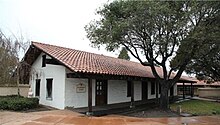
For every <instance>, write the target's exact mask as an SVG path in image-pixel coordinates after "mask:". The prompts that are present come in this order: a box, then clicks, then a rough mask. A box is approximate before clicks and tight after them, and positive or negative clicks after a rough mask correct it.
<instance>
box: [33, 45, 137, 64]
mask: <svg viewBox="0 0 220 125" xmlns="http://www.w3.org/2000/svg"><path fill="white" fill-rule="evenodd" d="M31 43H37V44H42V45H49V46H53V47H59V48H63V49H70V50H74V51H79V52H84V53H88V54H95V55H98V56H102V57H108V58H113V59H118V60H121V61H125V62H132V63H137V64H141V63H139V62H135V61H130V60H125V59H120V58H116V57H112V56H107V55H103V54H98V53H93V52H87V51H82V50H77V49H73V48H68V47H63V46H58V45H53V44H47V43H42V42H36V41H31Z"/></svg>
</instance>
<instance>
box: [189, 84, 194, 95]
mask: <svg viewBox="0 0 220 125" xmlns="http://www.w3.org/2000/svg"><path fill="white" fill-rule="evenodd" d="M193 91H194V88H193V83H191V93H190V94H191V97H193Z"/></svg>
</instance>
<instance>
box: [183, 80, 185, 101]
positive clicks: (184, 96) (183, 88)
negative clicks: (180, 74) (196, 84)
mask: <svg viewBox="0 0 220 125" xmlns="http://www.w3.org/2000/svg"><path fill="white" fill-rule="evenodd" d="M183 99H185V83H183Z"/></svg>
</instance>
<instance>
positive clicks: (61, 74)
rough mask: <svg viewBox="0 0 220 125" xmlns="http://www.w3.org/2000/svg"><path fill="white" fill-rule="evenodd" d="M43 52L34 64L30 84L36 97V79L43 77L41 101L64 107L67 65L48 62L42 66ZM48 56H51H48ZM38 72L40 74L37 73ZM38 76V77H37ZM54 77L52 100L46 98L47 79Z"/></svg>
mask: <svg viewBox="0 0 220 125" xmlns="http://www.w3.org/2000/svg"><path fill="white" fill-rule="evenodd" d="M42 55H43V53H42V54H40V56H39V57H38V58H37V59H36V61H35V62H34V63H33V65H32V73H31V75H32V76H31V80H30V85H31V88H32V91H33V94H34V95H33V96H34V97H35V86H36V85H35V84H36V83H35V82H36V79H41V82H40V96H39V102H40V104H43V105H48V106H52V107H55V108H58V109H64V101H65V98H64V97H65V96H64V88H65V75H66V74H65V67H64V66H62V65H51V64H47V65H46V67H42ZM47 58H50V57H48V56H47ZM37 74H38V75H37ZM37 76H38V77H37ZM50 78H52V79H53V83H52V100H48V99H46V79H50Z"/></svg>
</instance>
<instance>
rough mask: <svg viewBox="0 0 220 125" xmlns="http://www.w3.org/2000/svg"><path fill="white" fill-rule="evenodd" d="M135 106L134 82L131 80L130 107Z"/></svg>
mask: <svg viewBox="0 0 220 125" xmlns="http://www.w3.org/2000/svg"><path fill="white" fill-rule="evenodd" d="M133 107H134V82H133V81H131V105H130V108H133Z"/></svg>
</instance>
